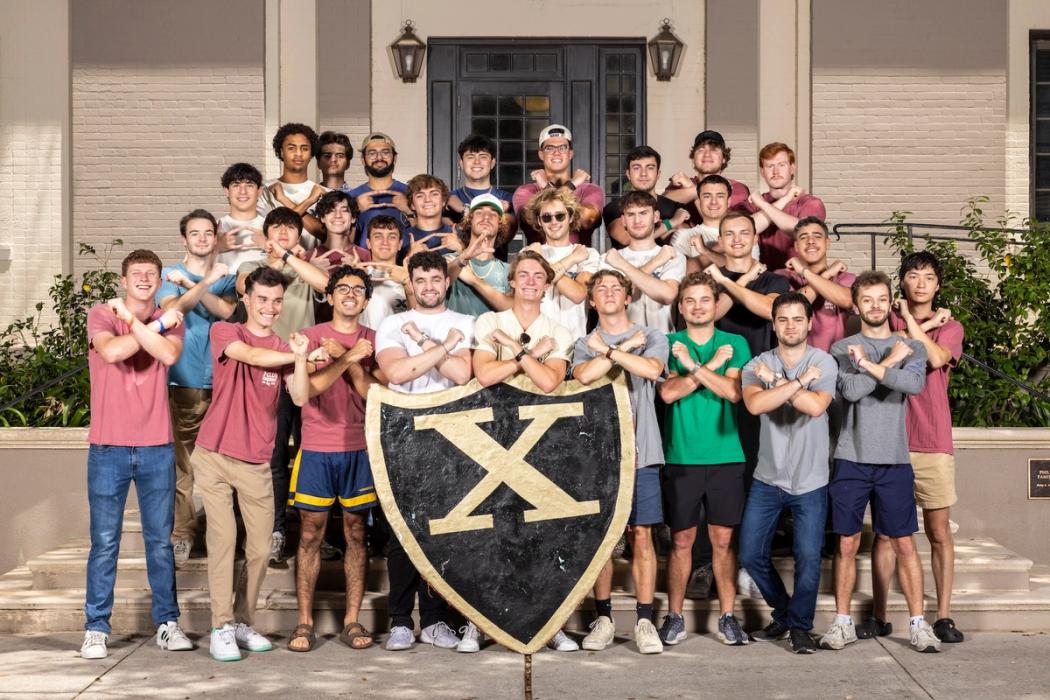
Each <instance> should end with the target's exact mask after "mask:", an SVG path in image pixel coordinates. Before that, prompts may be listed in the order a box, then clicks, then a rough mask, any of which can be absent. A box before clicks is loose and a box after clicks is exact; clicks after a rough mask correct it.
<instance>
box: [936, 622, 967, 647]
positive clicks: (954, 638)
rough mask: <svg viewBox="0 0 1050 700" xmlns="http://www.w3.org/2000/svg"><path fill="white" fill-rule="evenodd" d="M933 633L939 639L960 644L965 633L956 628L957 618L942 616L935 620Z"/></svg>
mask: <svg viewBox="0 0 1050 700" xmlns="http://www.w3.org/2000/svg"><path fill="white" fill-rule="evenodd" d="M933 633H934V634H935V635H937V639H939V640H941V641H942V642H947V643H948V644H958V643H959V642H961V641H962V640H963V639H964V637H963V633H962V632H960V631H959V630H957V629H955V620H953V619H952V618H950V617H942V618H941V619H940V620H937V622H934V623H933Z"/></svg>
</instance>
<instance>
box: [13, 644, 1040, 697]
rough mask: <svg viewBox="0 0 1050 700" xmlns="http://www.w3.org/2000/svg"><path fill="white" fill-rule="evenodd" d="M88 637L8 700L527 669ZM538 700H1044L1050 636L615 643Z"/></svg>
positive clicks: (426, 686) (511, 658) (566, 668)
mask: <svg viewBox="0 0 1050 700" xmlns="http://www.w3.org/2000/svg"><path fill="white" fill-rule="evenodd" d="M81 637H82V635H80V634H56V635H48V636H6V637H0V696H2V697H8V696H11V697H15V696H17V697H19V698H26V697H34V696H39V697H48V698H57V697H64V698H73V697H81V696H83V697H158V698H196V697H201V696H220V695H222V696H227V697H232V696H238V697H264V696H270V695H284V696H286V697H288V696H292V697H300V698H310V697H329V696H337V697H354V698H390V697H397V698H426V699H430V698H521V697H523V692H522V691H523V673H522V671H523V657H521V656H519V655H517V654H514V653H511V652H508V651H505V650H503V649H501V648H499V647H496V646H489V647H486V648H484V649H482V651H481V653H479V654H474V655H467V654H456V653H454V652H450V651H444V650H440V649H434V648H432V647H429V646H426V645H417V646H416V647H414V648H413V649H412V650H410V651H404V652H396V653H395V652H387V651H384V650H382V649H381V648H379V647H374V648H372V649H369V650H366V651H360V652H358V651H351V650H349V649H347V648H346V647H345V646H343V645H342V644H341V643H339V641H338V640H337V639H334V638H332V637H324V638H322V639H320V640H319V645H318V647H317V648H316V649H315V650H314V651H313V652H311V653H309V654H294V653H292V652H289V651H288V650H287V649H286V648H285V646H284V642H285V638H284V637H277V636H275V637H273V639H274V641H275V643H276V647H275V649H274V651H271V652H267V653H264V654H247V653H246V656H245V658H244V660H242V661H240V662H238V663H227V664H221V663H218V662H215V661H212V660H211V658H210V657H209V656H208V652H207V637H204V638H203V639H196V637H195V641H197V642H198V644H201V646H200V647H199V648H198V649H196V650H195V651H192V652H182V653H174V652H163V651H161V650H159V649H158V648H157V647H156V646H155V644H154V642H153V638H152V637H148V638H144V637H141V636H136V637H115V638H114V639H112V640H111V646H110V652H111V653H110V656H109V658H107V659H105V660H103V661H85V660H83V659H80V658H79V655H78V651H79V645H80V641H81ZM533 683H534V686H533V687H534V693H535V697H536V698H537V700H539V699H546V698H570V697H571V698H574V699H578V700H583V699H585V698H602V699H605V698H772V697H776V698H895V699H896V698H952V699H953V700H954V699H956V698H995V699H997V700H1007V699H1008V698H1011V699H1012V698H1050V634H1047V633H1041V634H992V633H984V634H974V635H971V636H970V638H968V639H967V641H966V642H965V643H963V644H957V645H945V647H944V651H943V652H942V653H940V654H917V653H915V652H914V651H912V650H911V649H910V648H909V647H908V645H907V640H906V639H905V638H904V637H901V636H896V635H895V636H893V637H889V638H884V639H879V640H876V641H861V642H858V643H857V644H853V645H851V646H849V647H847V648H846V649H844V650H842V651H840V652H829V651H823V652H820V653H817V654H815V655H813V656H808V657H804V656H803V657H799V656H795V655H793V654H791V653H790V652H789V651H788V649H787V644H786V642H784V643H780V644H768V643H757V642H755V643H752V644H751V645H750V646H747V647H727V646H724V645H723V644H721V643H719V642H718V641H717V640H716V639H714V637H712V636H695V635H694V636H691V637H690V638H689V639H687V640H686V641H684V642H682V643H681V644H679V645H678V646H676V647H672V648H669V649H668V650H667V651H665V652H664V653H663V654H661V655H659V656H650V657H642V656H639V655H638V653H637V651H636V650H635V647H634V643H633V642H631V641H629V640H627V639H626V638H617V643H616V644H615V645H614V646H613V647H611V648H610V649H608V650H606V651H604V652H599V653H594V652H583V651H581V652H576V653H572V654H559V653H556V652H552V651H543V652H541V653H538V654H536V655H535V656H534V657H533Z"/></svg>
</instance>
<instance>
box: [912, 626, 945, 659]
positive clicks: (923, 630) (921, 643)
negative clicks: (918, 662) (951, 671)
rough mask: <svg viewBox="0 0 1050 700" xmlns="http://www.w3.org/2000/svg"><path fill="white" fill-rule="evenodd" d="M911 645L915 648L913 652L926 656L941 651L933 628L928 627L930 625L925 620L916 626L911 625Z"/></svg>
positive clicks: (939, 641) (939, 642)
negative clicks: (922, 653) (923, 653)
mask: <svg viewBox="0 0 1050 700" xmlns="http://www.w3.org/2000/svg"><path fill="white" fill-rule="evenodd" d="M911 645H912V646H913V647H915V651H921V652H925V653H927V654H936V653H937V652H939V651H940V650H941V640H940V639H938V638H937V635H936V634H934V632H933V628H932V627H930V623H929V622H927V621H926V620H923V621H922V622H920V623H919V624H918V625H912V628H911Z"/></svg>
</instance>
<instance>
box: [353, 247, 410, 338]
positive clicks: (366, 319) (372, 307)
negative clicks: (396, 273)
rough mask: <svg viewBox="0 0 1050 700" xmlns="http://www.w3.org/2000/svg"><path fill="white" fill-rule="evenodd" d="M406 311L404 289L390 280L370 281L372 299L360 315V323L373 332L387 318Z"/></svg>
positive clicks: (406, 304)
mask: <svg viewBox="0 0 1050 700" xmlns="http://www.w3.org/2000/svg"><path fill="white" fill-rule="evenodd" d="M366 265H367V263H366ZM405 311H408V303H407V302H406V301H405V288H404V287H402V286H401V285H400V284H398V283H397V282H394V281H392V280H383V281H382V282H380V281H378V280H375V279H373V280H372V298H371V299H369V300H368V306H366V307H365V310H364V311H363V312H362V313H361V319H360V321H361V323H363V324H364V325H366V326H368V327H369V328H371V329H373V330H375V329H376V328H378V327H379V324H380V323H382V322H383V319H385V318H386V317H387V316H392V315H393V314H399V313H403V312H405Z"/></svg>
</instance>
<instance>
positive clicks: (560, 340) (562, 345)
mask: <svg viewBox="0 0 1050 700" xmlns="http://www.w3.org/2000/svg"><path fill="white" fill-rule="evenodd" d="M574 341H575V338H573V337H572V332H571V331H570V330H569V329H568V328H566V327H565V326H562V325H555V326H554V350H553V351H551V354H550V356H551V357H553V358H556V359H558V360H565V361H566V362H569V361H571V360H572V347H573V342H574Z"/></svg>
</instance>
